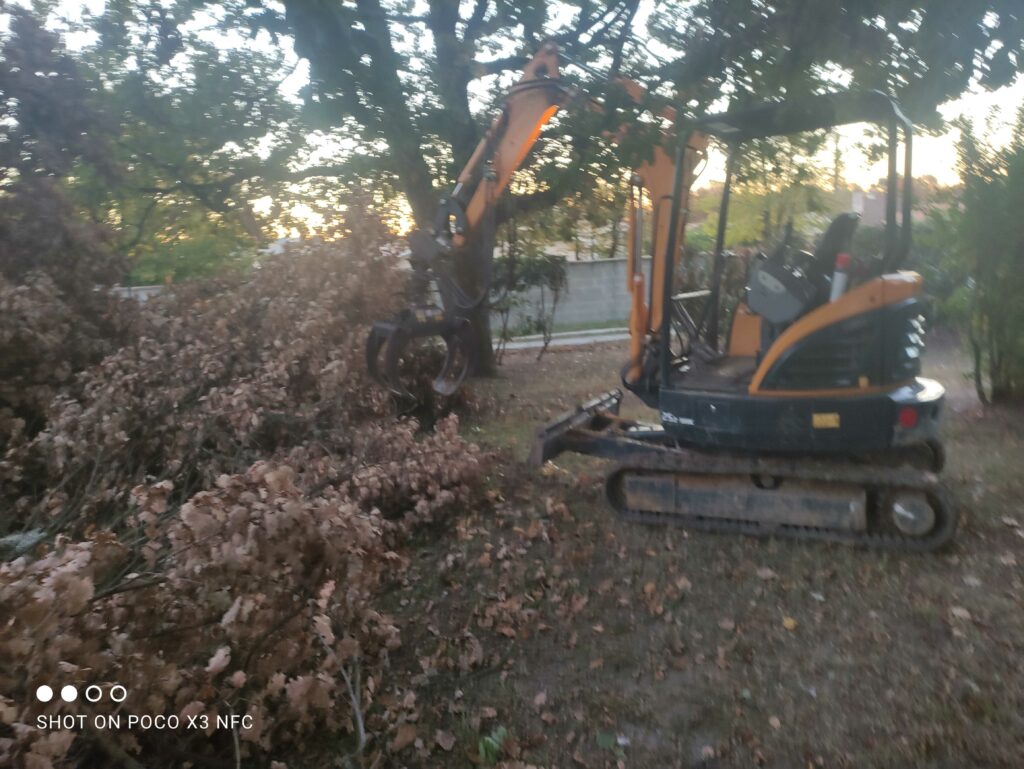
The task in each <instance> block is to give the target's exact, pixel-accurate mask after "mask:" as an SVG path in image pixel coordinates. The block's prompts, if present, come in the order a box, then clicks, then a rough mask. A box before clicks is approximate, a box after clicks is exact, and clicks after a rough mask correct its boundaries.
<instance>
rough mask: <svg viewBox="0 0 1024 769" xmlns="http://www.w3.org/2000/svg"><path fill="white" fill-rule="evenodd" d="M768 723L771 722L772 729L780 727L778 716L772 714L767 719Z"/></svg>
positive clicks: (780, 722)
mask: <svg viewBox="0 0 1024 769" xmlns="http://www.w3.org/2000/svg"><path fill="white" fill-rule="evenodd" d="M768 723H769V724H771V727H772V729H781V728H782V721H780V720H779V717H778V716H772V717H771V718H769V719H768Z"/></svg>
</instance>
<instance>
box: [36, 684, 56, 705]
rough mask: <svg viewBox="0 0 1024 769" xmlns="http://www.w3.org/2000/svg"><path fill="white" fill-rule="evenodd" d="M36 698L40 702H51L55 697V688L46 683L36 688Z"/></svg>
mask: <svg viewBox="0 0 1024 769" xmlns="http://www.w3.org/2000/svg"><path fill="white" fill-rule="evenodd" d="M36 699H37V700H39V701H40V702H49V701H50V700H52V699H53V689H52V688H50V687H49V686H47V685H46V684H43V685H42V686H40V687H39V688H38V689H36Z"/></svg>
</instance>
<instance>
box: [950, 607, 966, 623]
mask: <svg viewBox="0 0 1024 769" xmlns="http://www.w3.org/2000/svg"><path fill="white" fill-rule="evenodd" d="M949 613H950V614H952V615H953V616H954V617H956V618H957V619H962V620H964V621H967V622H969V621H970V620H971V613H970V612H969V611H967V609H965V608H964V607H963V606H954V607H953V608H951V609H950V610H949Z"/></svg>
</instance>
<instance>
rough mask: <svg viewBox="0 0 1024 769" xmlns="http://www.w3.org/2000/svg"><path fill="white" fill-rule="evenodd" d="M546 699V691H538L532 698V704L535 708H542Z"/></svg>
mask: <svg viewBox="0 0 1024 769" xmlns="http://www.w3.org/2000/svg"><path fill="white" fill-rule="evenodd" d="M547 701H548V693H547V692H539V693H538V694H537V696H536V697H534V698H533V706H534V707H535V708H538V709H539V708H542V707H544V705H545V704H546V703H547Z"/></svg>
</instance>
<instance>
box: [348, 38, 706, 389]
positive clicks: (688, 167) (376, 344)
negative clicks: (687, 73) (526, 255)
mask: <svg viewBox="0 0 1024 769" xmlns="http://www.w3.org/2000/svg"><path fill="white" fill-rule="evenodd" d="M616 82H618V83H619V84H620V85H621V86H622V87H623V88H624V89H625V90H626V92H627V93H628V94H629V95H630V96H631V97H632V98H633V100H634V101H636V102H637V103H640V102H642V101H643V99H644V96H645V91H644V89H643V87H642V86H640V85H639V84H638V83H635V82H633V81H630V80H627V79H624V78H619V79H617V81H616ZM572 97H573V92H572V90H571V89H569V88H568V87H566V86H565V85H564V84H563V82H562V81H561V79H560V75H559V52H558V49H557V47H556V46H555V45H554V44H553V43H546V44H545V45H544V46H543V47H542V48H541V49H540V50H539V51H538V52H537V54H536V55H535V56H534V57H533V59H532V60H531V61H530V62H529V63H528V64H527V65H526V66H525V67H524V69H523V74H522V77H521V78H520V79H519V81H518V82H517V83H516V84H515V85H514V86H513V87H512V88H511V89H510V90H509V92H508V94H507V95H506V97H505V100H504V102H503V104H502V108H501V111H500V113H499V114H498V115H497V116H496V117H495V118H494V120H493V122H492V123H491V125H490V127H489V128H488V130H487V132H486V134H485V135H484V137H483V138H482V139H481V140H480V143H479V144H478V145H477V147H476V149H475V151H474V152H473V154H472V155H471V156H470V158H469V160H468V161H467V163H466V165H465V167H464V168H463V169H462V172H461V173H460V174H459V176H458V178H457V180H456V184H455V186H454V188H453V189H452V190H451V192H450V193H449V194H448V195H446V196H444V197H442V198H441V201H440V203H439V206H438V210H437V214H436V216H435V218H434V221H433V223H432V226H431V228H430V230H429V231H428V230H423V229H420V230H416V231H414V232H413V233H412V234H411V235H410V237H409V244H410V248H411V255H410V262H411V265H412V276H411V279H410V281H409V288H408V297H407V300H408V306H407V307H406V308H404V309H403V310H401V311H400V312H399V313H398V314H397V315H396V316H395V317H394V318H392V319H391V320H389V321H382V322H377V323H375V324H374V325H373V328H372V331H371V333H370V338H369V341H368V343H367V364H368V368H369V371H370V373H371V375H372V376H373V378H374V379H376V380H377V381H379V382H381V383H382V384H384V385H385V386H386V387H388V389H389V390H391V391H392V392H393V393H394V394H396V395H397V396H400V397H405V398H409V397H411V395H410V393H409V392H408V390H407V389H406V388H405V387H404V386H403V385H402V383H401V381H400V380H401V371H400V369H401V367H402V366H401V364H402V361H403V356H404V352H405V349H406V347H407V345H408V344H409V343H410V342H411V341H412V340H414V339H416V338H423V337H439V338H440V339H442V340H443V341H444V343H445V357H444V363H443V365H442V368H441V371H440V373H439V374H438V375H437V376H436V378H435V379H434V383H433V386H434V390H435V391H436V392H437V393H439V394H441V395H451V394H452V393H454V392H455V391H456V390H457V389H458V388H459V387H460V386H461V385H462V382H463V381H464V380H465V378H466V376H467V375H468V374H469V373H470V371H471V370H472V369H473V368H474V367H475V363H476V361H475V351H476V350H477V348H478V344H477V342H478V340H477V339H476V338H475V334H474V331H473V323H472V315H473V313H475V312H477V311H478V310H480V309H481V308H482V307H483V306H484V304H485V303H486V301H487V298H488V294H489V291H490V287H491V286H490V283H491V263H492V258H493V256H492V255H493V248H494V214H495V208H496V204H497V201H498V199H499V197H500V195H501V194H502V192H504V190H505V189H506V188H507V186H508V184H509V182H510V180H511V178H512V176H513V174H514V173H515V172H516V170H517V169H518V168H519V167H520V166H521V165H522V163H523V161H524V159H525V158H526V156H527V155H528V153H529V152H530V149H531V148H532V147H533V145H534V143H535V142H536V140H537V137H538V136H539V135H540V133H541V131H542V130H543V128H544V126H545V125H546V124H547V123H548V122H549V121H550V120H551V118H552V117H553V116H554V114H555V113H556V112H557V111H558V110H559V108H561V107H562V106H564V105H565V104H566V103H567V102H568V101H569V100H570V99H571V98H572ZM591 107H592V108H594V109H603V107H602V105H600V104H599V103H597V102H595V101H591ZM658 115H659V117H661V118H663V119H666V120H668V121H670V122H672V123H673V124H675V123H676V118H677V115H676V112H675V110H674V109H673V108H671V107H665V108H663V109H661V110H660V112H659V113H658ZM663 138H664V141H663V143H664V144H665V145H666V146H671V144H672V143H673V140H672V137H670V136H668V135H666V136H664V137H663ZM683 138H685V140H686V142H687V146H686V148H685V150H684V151H682V152H679V153H676V154H675V157H673V155H671V154H670V153H669V151H667V150H666V149H664V148H663V147H662V146H660V145H656V146H654V147H653V151H652V153H651V155H650V158H649V159H648V160H646V161H645V162H643V163H641V164H640V165H639V166H638V167H637V168H636V170H635V172H634V174H633V178H632V191H633V195H632V205H631V210H630V218H629V227H630V232H629V237H628V244H629V246H628V249H629V250H628V252H629V260H628V269H627V287H628V289H629V291H630V293H631V296H632V306H631V317H630V331H631V337H632V342H631V354H630V362H629V364H628V365H627V369H626V371H624V375H623V379H624V382H625V383H626V385H627V386H631V385H632V384H634V383H636V382H638V381H639V380H640V379H641V378H642V377H643V376H644V372H645V369H647V370H649V369H650V367H651V365H652V363H651V361H652V359H653V357H656V355H653V353H652V351H656V349H657V344H658V342H657V335H658V333H659V329H661V328H662V317H663V314H664V312H665V308H664V302H665V299H664V297H665V296H666V295H668V294H670V293H671V292H670V291H665V290H664V287H665V285H666V282H668V283H671V281H672V280H673V277H674V275H675V273H676V268H677V266H678V264H679V261H680V259H681V256H682V251H683V248H682V243H683V237H682V235H683V231H684V229H685V227H686V213H687V212H686V202H685V201H686V199H687V196H688V191H689V188H690V185H691V184H692V183H693V179H694V170H695V168H696V166H697V164H698V162H699V160H700V158H701V157H702V156H703V153H704V150H705V148H706V146H707V142H708V139H707V136H706V135H704V134H700V133H694V132H690V133H688V134H687V136H686V137H683ZM679 158H682V159H683V163H684V169H683V173H682V174H681V175H678V174H677V173H676V164H677V160H678V159H679ZM677 176H679V178H678V179H677ZM677 187H678V188H677ZM677 196H682V200H683V203H682V204H681V205H680V206H673V205H672V201H673V200H675V199H677ZM647 208H649V209H650V211H651V216H652V226H651V255H652V270H651V285H650V287H649V288H648V286H647V285H646V280H645V277H644V273H643V267H642V259H641V256H642V252H643V251H644V244H645V222H644V216H645V211H646V210H647ZM673 209H675V214H674V213H673ZM673 228H674V229H675V232H674V233H673V232H672V230H673ZM669 249H670V250H671V251H672V253H671V254H668V253H667V251H668V250H669ZM467 264H469V265H472V267H473V269H474V271H475V272H476V273H477V276H478V277H479V276H482V277H483V279H482V280H478V281H477V290H476V295H474V294H473V292H472V291H470V290H469V287H467V286H466V285H464V282H463V281H461V280H460V276H459V273H460V270H459V269H458V265H462V266H465V265H467ZM438 300H439V301H438Z"/></svg>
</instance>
